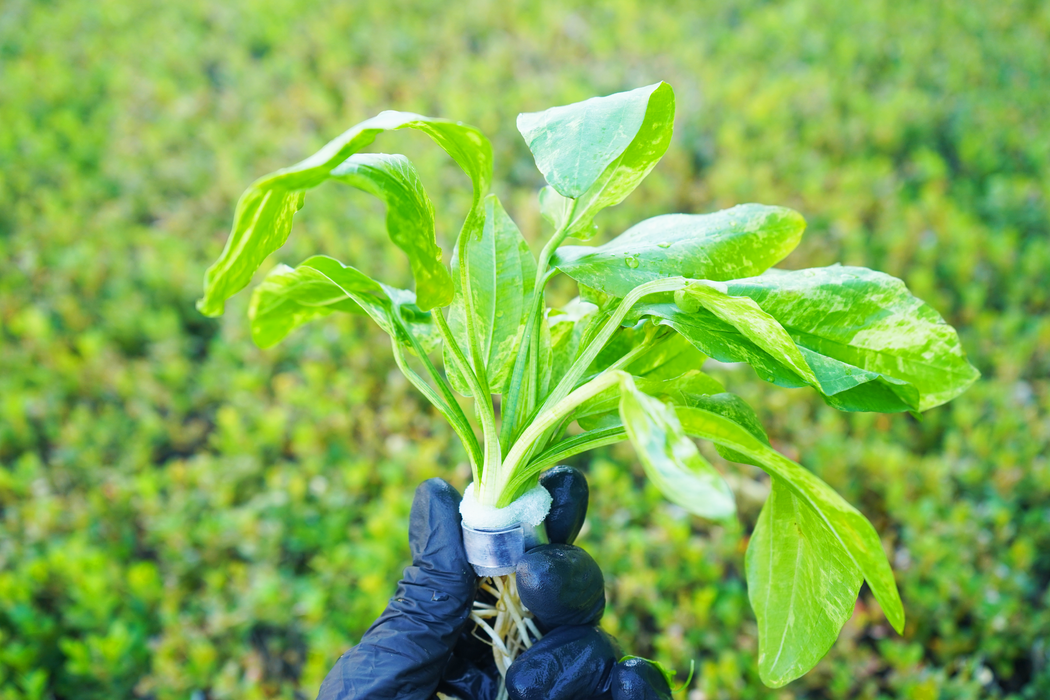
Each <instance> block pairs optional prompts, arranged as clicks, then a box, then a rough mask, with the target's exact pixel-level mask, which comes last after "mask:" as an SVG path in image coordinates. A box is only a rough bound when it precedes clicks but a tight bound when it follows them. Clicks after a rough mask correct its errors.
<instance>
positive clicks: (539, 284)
mask: <svg viewBox="0 0 1050 700" xmlns="http://www.w3.org/2000/svg"><path fill="white" fill-rule="evenodd" d="M575 209H576V203H575V202H573V205H572V209H571V210H570V211H569V214H568V216H567V217H566V223H565V224H564V225H563V226H562V227H561V228H559V229H558V230H557V231H555V232H554V235H553V236H551V238H550V240H549V241H547V243H546V244H545V245H544V246H543V250H541V251H540V259H539V261H538V262H537V264H536V279H535V282H534V283H533V288H532V307H531V308H530V309H529V314H528V316H527V317H526V319H525V332H524V333H523V334H522V338H521V345H519V346H518V354H517V356H516V357H515V358H514V369H513V371H512V373H511V381H510V384H509V388H508V390H507V394H506V395H505V396H504V397H503V404H502V409H501V418H502V421H503V423H502V425H501V426H500V443H501V444H502V445H503V447H504V448H505V449H509V447H510V444H511V443H512V442H513V441H514V439H515V438H516V437H517V433H518V428H519V427H520V425H521V421H520V418H521V417H522V416H527V415H529V414H530V413H532V411H533V409H534V407H535V405H536V402H537V401H538V399H537V395H538V391H539V387H538V386H537V385H538V383H539V381H538V380H539V377H538V374H539V372H538V366H539V335H538V334H537V333H536V332H535V331H536V327H537V325H538V324H539V320H540V316H541V314H542V313H543V290H544V288H545V287H546V286H547V281H548V280H549V279H550V276H549V275H548V274H547V266H548V265H549V264H550V261H551V258H552V257H553V256H554V251H556V250H557V249H558V246H560V245H561V244H562V243H563V242H564V241H565V239H566V238H567V237H568V233H569V223H570V222H571V221H572V214H573V212H574V211H575ZM534 338H535V343H534V342H533V339H534ZM530 357H534V358H535V362H533V363H531V364H530V362H529V358H530ZM526 372H527V373H528V375H529V378H530V381H529V382H528V384H527V385H525V376H526ZM523 390H524V391H527V392H528V399H529V400H531V403H532V405H531V406H529V405H528V404H529V402H530V401H529V400H527V401H526V402H525V406H526V407H525V410H522V392H523Z"/></svg>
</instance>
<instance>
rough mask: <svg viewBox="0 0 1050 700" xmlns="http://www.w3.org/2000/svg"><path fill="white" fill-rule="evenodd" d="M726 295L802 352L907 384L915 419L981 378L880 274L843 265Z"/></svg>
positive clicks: (940, 329) (744, 283) (953, 337)
mask: <svg viewBox="0 0 1050 700" xmlns="http://www.w3.org/2000/svg"><path fill="white" fill-rule="evenodd" d="M726 288H727V291H728V292H729V293H730V294H733V295H737V296H747V297H750V298H751V299H754V300H755V302H756V303H757V304H758V305H759V306H760V307H762V309H763V310H764V311H765V312H766V313H768V314H769V315H770V316H773V317H774V318H776V319H777V320H778V321H779V322H780V323H781V324H782V325H783V326H784V327H785V328H786V329H787V330H788V332H789V333H791V335H792V337H793V338H794V339H795V341H796V342H797V343H798V344H799V345H800V346H803V347H805V348H808V349H809V350H811V351H813V352H814V353H819V354H821V355H824V356H826V357H830V358H833V359H835V360H838V361H840V362H844V363H847V364H849V365H853V366H855V367H860V368H863V369H864V370H867V371H869V372H877V373H879V374H881V375H883V376H886V377H893V378H895V379H898V380H901V381H905V382H908V383H909V384H911V385H912V386H914V387H915V388H916V389H917V390H918V391H919V394H920V398H919V401H918V410H920V411H925V410H926V409H928V408H933V407H934V406H939V405H941V404H943V403H945V402H947V401H950V400H951V399H953V398H955V397H956V396H958V395H959V394H961V393H962V392H963V391H965V390H966V388H967V387H968V386H970V384H972V383H973V382H974V381H976V379H977V377H979V376H980V373H979V372H978V371H977V370H976V369H974V367H973V366H972V365H971V364H970V363H969V362H968V361H967V360H966V354H965V353H964V352H963V349H962V346H961V344H960V343H959V336H958V334H956V332H955V329H954V328H952V327H951V326H949V325H948V324H947V323H945V322H944V319H942V318H941V317H940V315H939V314H938V313H937V312H936V311H934V310H933V309H932V308H931V307H930V306H928V305H927V304H925V303H924V302H922V301H921V300H920V299H917V298H915V297H914V296H912V294H911V293H910V292H909V291H908V289H907V287H905V285H904V283H903V282H902V281H901V280H899V279H896V278H894V277H891V276H890V275H887V274H884V273H882V272H875V271H873V270H868V269H866V268H862V267H844V266H840V265H833V266H831V267H823V268H816V269H811V270H798V271H792V272H788V271H782V270H770V271H768V272H766V273H765V274H763V275H761V276H758V277H752V278H749V279H740V280H733V281H732V282H729V283H727V285H726ZM814 369H816V368H814Z"/></svg>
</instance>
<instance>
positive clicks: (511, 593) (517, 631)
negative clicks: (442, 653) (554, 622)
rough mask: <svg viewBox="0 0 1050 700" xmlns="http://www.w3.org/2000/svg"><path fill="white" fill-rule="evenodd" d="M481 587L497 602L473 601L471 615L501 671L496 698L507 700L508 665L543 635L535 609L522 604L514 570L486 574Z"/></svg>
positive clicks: (475, 630) (480, 636) (477, 631)
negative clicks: (536, 618) (535, 617)
mask: <svg viewBox="0 0 1050 700" xmlns="http://www.w3.org/2000/svg"><path fill="white" fill-rule="evenodd" d="M481 590H483V591H485V592H486V593H488V594H490V595H492V596H493V597H494V598H495V602H494V603H487V602H485V601H482V600H475V601H474V608H473V610H471V613H470V619H471V620H473V621H474V623H475V624H476V628H475V629H474V636H475V637H478V639H481V641H483V642H485V643H486V644H488V645H489V646H491V647H492V657H493V658H494V659H495V661H496V668H497V669H498V670H499V675H500V684H499V694H498V695H497V696H496V700H507V684H506V677H507V669H509V668H510V665H511V664H512V663H514V659H516V658H517V657H518V655H519V654H521V653H522V652H523V651H525V650H526V649H528V648H529V647H531V646H532V645H533V644H535V643H536V642H538V641H539V640H540V638H542V637H543V635H542V634H540V631H539V629H537V628H536V623H535V622H533V620H532V613H531V612H529V610H528V608H526V607H525V606H524V605H522V604H521V598H520V597H519V596H518V583H517V578H516V575H515V574H509V575H507V576H494V577H492V578H486V579H484V580H483V581H482V582H481ZM479 632H480V633H483V636H482V635H481V634H479Z"/></svg>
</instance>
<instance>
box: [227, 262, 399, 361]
mask: <svg viewBox="0 0 1050 700" xmlns="http://www.w3.org/2000/svg"><path fill="white" fill-rule="evenodd" d="M351 269H352V268H351ZM348 284H350V286H352V287H355V288H357V289H358V290H359V291H361V292H362V293H369V292H371V291H373V290H379V285H378V284H376V283H375V282H374V281H373V280H372V279H370V278H368V277H367V276H365V275H363V274H362V275H361V279H360V280H359V284H354V283H348ZM335 311H344V312H347V313H357V314H363V313H364V309H362V308H361V307H360V306H358V305H357V303H356V302H354V301H353V300H352V299H351V298H350V297H349V296H347V294H346V292H345V291H344V290H343V289H342V288H340V287H338V286H336V285H333V284H332V281H331V280H330V279H328V278H327V277H325V276H324V275H323V274H322V273H320V272H318V271H317V270H314V269H313V268H312V267H305V268H300V269H298V270H293V269H292V268H290V267H288V266H287V265H277V266H276V267H275V268H273V269H272V270H270V272H269V274H267V275H266V279H264V280H263V281H262V283H261V284H259V286H257V287H256V288H255V289H254V290H253V291H252V300H251V303H250V304H249V306H248V318H249V319H250V320H251V333H252V340H253V341H255V344H256V345H258V346H259V347H260V348H269V347H272V346H274V345H276V344H277V343H279V342H281V341H282V340H284V338H285V336H287V335H288V334H289V333H291V332H292V331H293V330H295V329H296V328H298V327H299V326H301V325H303V324H304V323H307V322H309V321H312V320H314V319H317V318H322V317H324V316H327V315H329V314H331V313H333V312H335Z"/></svg>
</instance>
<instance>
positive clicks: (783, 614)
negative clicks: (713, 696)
mask: <svg viewBox="0 0 1050 700" xmlns="http://www.w3.org/2000/svg"><path fill="white" fill-rule="evenodd" d="M746 567H747V594H748V598H750V600H751V607H752V608H753V609H754V611H755V618H756V619H757V621H758V673H759V676H760V677H761V678H762V682H763V683H765V684H766V685H768V686H770V687H771V688H779V687H781V686H783V685H785V684H787V683H789V682H790V681H793V680H795V679H796V678H798V677H799V676H801V675H803V674H804V673H806V672H807V671H809V670H810V669H811V668H813V667H814V666H815V665H816V664H817V662H818V661H820V659H821V658H823V656H824V655H825V654H826V653H827V652H828V650H829V649H830V648H831V645H832V644H834V643H835V640H836V639H837V638H838V636H839V631H840V630H841V629H842V626H843V625H844V624H846V621H847V620H849V618H850V616H851V615H852V614H853V607H854V604H855V603H856V600H857V593H858V592H859V591H860V584H861V581H863V580H864V577H863V575H862V574H861V572H860V570H859V569H858V568H857V566H856V565H855V564H854V563H853V561H851V560H850V558H849V555H848V553H847V552H846V550H845V549H843V547H842V546H841V545H840V544H839V542H838V541H837V540H836V539H835V536H834V533H832V532H831V531H830V530H829V529H828V526H827V525H826V524H825V523H824V522H823V521H822V520H821V518H820V517H819V515H818V514H817V513H816V512H815V511H814V510H813V509H812V508H810V507H809V506H808V505H807V504H806V503H804V502H803V501H802V500H801V499H800V498H799V497H798V496H796V495H795V494H794V492H792V490H791V489H790V488H789V487H788V486H787V485H785V484H784V482H782V481H781V480H780V479H777V478H775V477H774V478H773V488H772V490H771V491H770V493H769V498H768V499H767V500H766V503H765V505H764V506H763V507H762V512H761V514H760V515H759V516H758V522H757V523H756V525H755V531H754V534H753V535H752V536H751V541H750V542H749V543H748V547H747V560H746Z"/></svg>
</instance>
